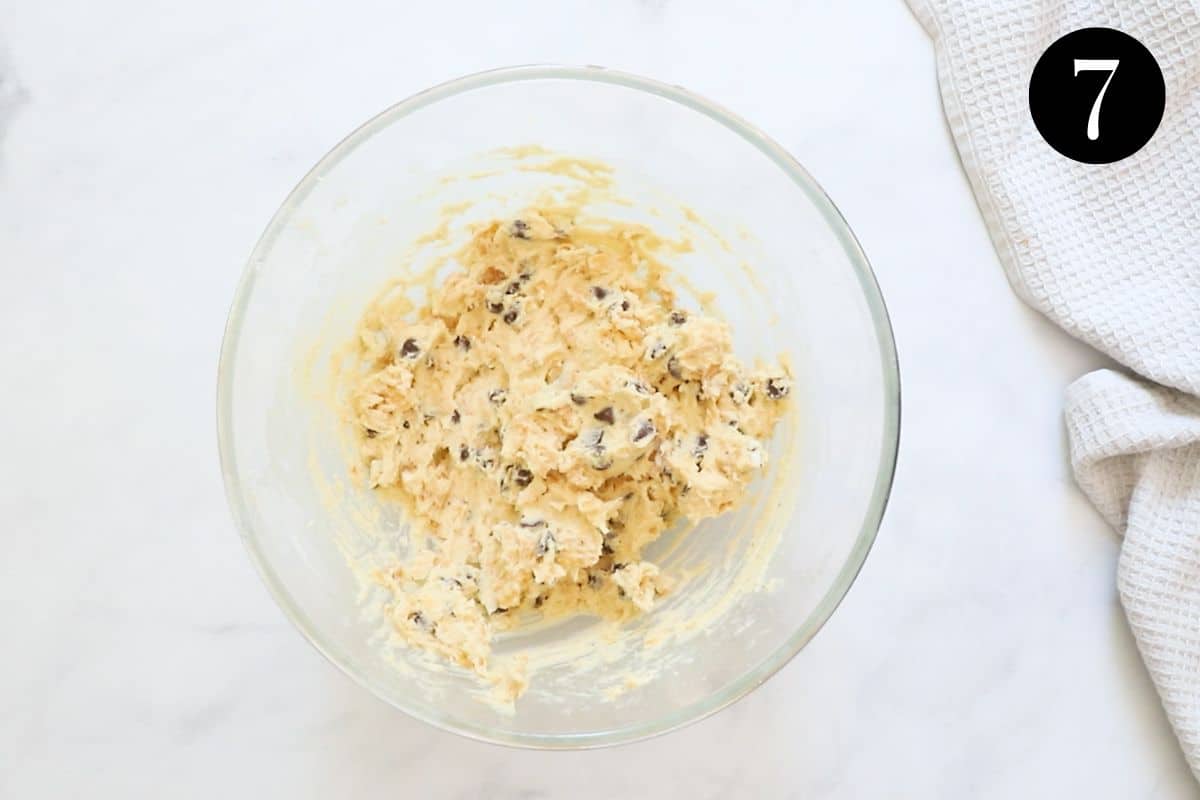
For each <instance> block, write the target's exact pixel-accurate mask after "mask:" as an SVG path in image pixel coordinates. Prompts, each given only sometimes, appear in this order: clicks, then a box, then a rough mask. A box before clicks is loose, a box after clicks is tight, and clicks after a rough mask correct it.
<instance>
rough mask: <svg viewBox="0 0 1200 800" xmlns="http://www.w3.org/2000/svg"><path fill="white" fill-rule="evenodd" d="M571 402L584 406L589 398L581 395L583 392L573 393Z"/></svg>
mask: <svg viewBox="0 0 1200 800" xmlns="http://www.w3.org/2000/svg"><path fill="white" fill-rule="evenodd" d="M571 402H572V403H574V404H575V405H577V406H582V405H585V404H586V403H587V398H586V397H584V396H583V395H581V394H572V395H571Z"/></svg>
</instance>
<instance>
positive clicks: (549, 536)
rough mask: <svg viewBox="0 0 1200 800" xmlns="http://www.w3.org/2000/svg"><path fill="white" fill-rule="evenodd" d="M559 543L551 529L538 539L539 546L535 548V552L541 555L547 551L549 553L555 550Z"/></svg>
mask: <svg viewBox="0 0 1200 800" xmlns="http://www.w3.org/2000/svg"><path fill="white" fill-rule="evenodd" d="M557 544H558V542H557V541H556V540H555V538H554V534H553V533H551V532H550V531H546V532H545V533H543V534H542V536H541V538H540V539H538V543H537V547H536V548H535V549H534V553H536V554H537V555H539V556H544V555H546V553H549V552H550V551H551V550H553V549H554V547H555V545H557Z"/></svg>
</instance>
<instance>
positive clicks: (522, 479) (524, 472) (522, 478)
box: [513, 467, 533, 486]
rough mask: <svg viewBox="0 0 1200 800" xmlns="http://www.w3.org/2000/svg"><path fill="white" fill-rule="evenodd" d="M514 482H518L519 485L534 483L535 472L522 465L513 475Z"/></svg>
mask: <svg viewBox="0 0 1200 800" xmlns="http://www.w3.org/2000/svg"><path fill="white" fill-rule="evenodd" d="M513 482H514V483H516V484H517V486H528V485H529V484H531V483H533V473H532V472H530V471H529V470H528V469H526V468H525V467H520V468H519V469H518V470H517V471H516V474H515V475H514V476H513Z"/></svg>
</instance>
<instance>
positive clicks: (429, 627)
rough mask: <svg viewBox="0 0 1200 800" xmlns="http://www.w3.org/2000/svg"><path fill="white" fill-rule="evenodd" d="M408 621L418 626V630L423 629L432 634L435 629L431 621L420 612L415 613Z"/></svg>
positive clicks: (409, 616) (410, 615)
mask: <svg viewBox="0 0 1200 800" xmlns="http://www.w3.org/2000/svg"><path fill="white" fill-rule="evenodd" d="M408 621H409V622H411V623H412V624H414V625H416V626H417V627H418V628H421V629H422V630H425V631H428V632H430V633H432V632H433V627H434V626H433V623H431V622H430V621H429V619H428V618H427V617H426V616H425V615H424V614H422V613H421V612H420V611H414V612H412V613H411V614H409V615H408Z"/></svg>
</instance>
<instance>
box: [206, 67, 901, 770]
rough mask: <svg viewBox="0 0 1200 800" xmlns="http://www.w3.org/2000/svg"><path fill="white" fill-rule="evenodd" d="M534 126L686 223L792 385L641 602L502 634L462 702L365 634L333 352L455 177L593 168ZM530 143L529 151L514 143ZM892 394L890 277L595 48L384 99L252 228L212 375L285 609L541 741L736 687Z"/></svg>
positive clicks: (754, 681)
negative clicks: (523, 659)
mask: <svg viewBox="0 0 1200 800" xmlns="http://www.w3.org/2000/svg"><path fill="white" fill-rule="evenodd" d="M528 145H536V146H537V147H526V146H528ZM543 148H544V149H543ZM551 153H561V154H569V155H571V156H579V157H586V158H591V159H597V160H599V161H601V162H604V163H606V164H609V165H611V167H612V172H611V173H610V174H608V178H609V179H611V182H612V185H613V187H614V191H617V192H619V193H620V194H621V196H622V197H624V198H626V199H625V201H624V202H612V203H608V204H607V206H606V209H607V211H608V212H611V213H612V214H615V215H618V216H619V215H622V214H625V215H632V216H633V217H638V218H640V219H643V220H645V221H648V222H649V223H650V224H652V225H656V226H660V227H665V228H671V229H672V230H674V231H675V233H678V235H679V236H681V237H682V236H687V237H688V239H689V241H690V243H691V246H690V247H689V248H679V253H678V258H677V260H676V261H677V263H674V264H673V266H674V268H675V269H676V270H677V271H678V272H679V273H680V274H681V275H682V276H683V277H684V278H686V280H687V282H688V284H689V285H690V286H692V287H693V288H694V289H695V292H696V293H697V294H702V293H704V292H711V293H712V296H713V297H714V298H715V304H716V306H717V308H718V309H719V310H720V312H721V313H722V314H723V315H724V316H725V317H726V318H727V319H728V321H729V323H730V325H731V326H732V330H733V334H734V340H735V342H734V343H735V347H736V349H737V351H738V353H739V355H740V356H742V357H743V358H746V359H754V358H756V357H773V356H774V355H776V354H779V353H786V355H787V358H788V359H789V360H790V363H791V366H792V369H793V370H794V373H795V388H794V390H793V398H794V399H793V402H792V404H791V411H790V413H789V414H788V416H787V418H786V419H785V420H784V422H783V423H781V425H780V427H779V428H778V429H777V432H776V435H775V436H774V438H773V439H772V441H771V445H770V449H769V453H770V456H771V462H770V468H769V472H768V473H767V475H766V476H765V477H764V478H763V479H762V480H760V481H758V482H757V483H756V484H755V485H754V486H752V487H751V491H750V492H749V497H748V499H747V502H746V503H745V504H744V505H743V506H742V507H740V508H739V509H738V510H737V511H735V512H733V513H730V514H727V515H725V516H722V517H719V518H717V519H713V520H708V521H705V522H703V523H702V524H700V525H699V526H698V527H696V528H695V530H693V531H691V532H690V533H689V534H688V535H686V536H682V538H681V536H680V535H679V534H678V533H674V534H671V535H668V536H665V537H664V539H663V540H661V541H660V542H658V543H656V545H655V547H656V549H655V552H653V553H651V554H649V555H650V557H653V558H658V559H661V561H660V563H661V565H662V566H663V568H664V571H666V572H667V573H668V574H679V575H687V574H691V575H692V577H691V578H689V579H687V580H686V581H684V582H683V585H682V588H681V589H680V590H679V591H678V592H676V593H674V594H672V595H671V596H670V597H668V598H667V599H666V600H665V602H663V603H662V606H661V608H656V609H655V610H654V611H653V612H651V613H650V614H646V615H643V616H642V617H640V618H638V619H636V620H634V621H633V622H631V623H628V624H626V625H624V626H621V627H620V628H619V629H616V630H614V629H613V627H612V626H605V625H603V624H601V623H599V622H597V621H594V620H590V619H582V618H581V619H576V620H571V621H568V622H565V623H562V624H559V625H555V626H549V627H542V628H533V629H530V630H529V631H518V632H516V633H514V634H510V635H506V636H504V637H503V638H502V639H501V640H500V641H499V643H498V645H497V652H498V653H499V654H500V655H501V656H503V655H504V654H506V653H513V652H526V653H530V654H532V657H533V659H534V661H535V663H539V664H542V665H543V666H542V667H541V668H539V669H538V670H537V671H536V672H535V673H534V674H533V676H532V683H531V686H530V688H529V690H528V691H527V693H526V694H525V695H524V696H522V697H521V698H520V699H519V700H518V701H517V702H516V704H515V706H514V707H512V708H509V709H505V708H503V707H499V706H496V705H495V704H489V703H486V702H481V700H480V693H481V689H480V685H479V682H478V681H477V680H476V679H475V678H473V677H472V676H470V675H468V674H466V673H465V672H462V671H460V670H458V669H456V668H449V667H445V666H444V665H439V664H437V663H436V662H431V661H430V660H429V659H428V658H426V657H425V656H423V655H422V654H419V653H414V652H411V651H405V650H402V649H401V650H396V649H393V648H391V647H389V646H388V645H387V643H386V641H384V640H382V639H381V629H382V628H381V625H380V622H379V620H378V619H377V618H374V619H373V618H372V615H371V610H372V603H373V600H372V596H371V595H372V593H371V592H370V591H366V590H363V588H362V585H361V584H360V581H359V580H358V578H357V577H356V575H355V572H354V570H353V569H352V568H351V566H350V565H351V561H352V560H353V559H368V558H369V557H370V552H371V548H372V547H374V546H378V543H379V542H380V541H392V542H397V543H398V542H402V541H403V539H404V526H403V520H402V519H400V518H398V517H397V515H396V513H395V511H394V509H390V508H388V507H387V506H386V505H380V504H379V503H378V501H377V499H376V498H375V497H374V496H373V493H371V492H369V491H367V490H366V489H364V488H363V487H362V486H361V485H358V484H356V483H355V482H354V481H352V480H350V479H349V477H348V463H349V461H348V458H347V452H346V449H345V439H344V434H343V431H344V422H343V421H342V420H341V419H339V417H338V414H337V411H336V403H335V400H336V398H335V395H336V381H335V380H334V378H333V377H332V374H333V373H332V371H331V369H330V364H331V361H332V355H333V354H334V353H335V352H336V351H337V348H338V347H339V346H340V345H342V344H344V343H346V342H348V341H349V340H350V338H351V337H352V335H353V331H354V326H355V323H356V322H357V320H358V315H359V314H360V313H361V312H362V310H363V309H364V308H365V305H366V303H367V302H368V300H369V299H370V298H371V297H372V296H374V295H375V294H376V293H377V292H379V291H380V290H381V288H382V287H383V286H384V285H385V284H386V283H387V282H388V280H389V279H390V278H391V277H393V276H394V275H395V274H396V273H397V271H398V270H400V269H402V268H403V267H404V266H405V265H408V264H412V263H415V262H418V261H420V260H421V259H430V258H433V257H435V256H436V255H437V248H436V244H437V240H436V239H430V238H425V239H422V238H421V236H422V234H424V233H427V232H428V231H429V230H431V229H432V228H434V227H435V226H436V225H437V224H438V220H439V219H445V218H446V217H445V216H444V214H443V212H445V211H446V210H447V208H446V206H449V207H450V209H451V210H452V211H453V210H455V209H458V210H461V209H464V208H466V207H467V206H468V205H469V204H470V203H471V201H472V200H473V199H474V200H478V201H479V203H478V204H477V205H476V206H475V211H476V212H477V213H485V212H486V213H516V211H519V210H520V207H521V204H522V203H525V202H527V201H528V200H529V198H530V197H531V196H532V194H531V193H532V192H535V191H543V190H546V189H548V188H550V189H553V188H554V186H552V184H555V182H558V183H563V182H564V181H565V182H566V183H570V182H571V181H575V182H576V183H578V182H579V181H580V180H581V179H582V180H583V181H584V182H585V183H586V181H587V179H588V176H587V175H583V176H582V178H581V175H580V172H579V171H578V170H577V169H574V168H570V167H566V168H562V169H556V168H553V167H554V165H555V164H557V165H558V166H559V167H562V166H563V165H564V164H569V162H557V161H555V156H553V155H551ZM535 163H540V164H541V165H542V167H545V169H540V168H539V169H530V168H529V166H530V164H535ZM497 187H500V188H499V189H497ZM560 188H561V187H560ZM455 201H458V202H459V205H457V206H455V205H454V202H455ZM451 216H452V217H455V215H454V214H452V215H451ZM457 216H461V217H463V218H464V219H465V218H468V217H470V213H468V212H463V213H461V214H458V215H457ZM443 231H444V232H447V233H448V234H449V235H450V238H454V236H455V235H458V234H461V235H463V236H465V233H462V232H461V231H457V229H455V228H453V227H451V228H443ZM680 231H682V233H680ZM672 235H674V234H672ZM899 412H900V392H899V377H898V371H897V362H896V352H895V346H894V342H893V339H892V332H891V328H890V325H889V322H888V317H887V312H886V309H885V307H884V303H883V299H882V298H881V296H880V293H879V289H878V286H877V285H876V282H875V279H874V276H873V274H872V272H871V269H870V267H869V265H868V263H867V259H866V257H865V256H864V255H863V252H862V250H861V249H860V247H859V246H858V244H857V242H856V241H855V239H854V236H853V234H852V233H851V232H850V229H849V227H848V226H847V225H846V222H845V220H843V219H842V217H841V215H840V214H839V213H838V210H837V209H836V208H835V207H834V205H833V203H832V202H831V201H830V200H829V198H828V197H826V195H825V193H824V192H823V191H822V190H821V188H820V187H819V186H818V185H817V183H816V182H815V181H814V180H813V179H812V178H811V177H810V176H809V175H808V173H807V172H805V171H804V169H803V168H802V167H801V166H800V165H799V164H798V163H796V161H795V160H794V159H793V158H792V157H791V156H789V155H788V154H787V153H786V152H785V151H784V150H783V149H782V148H781V147H780V146H779V145H777V144H776V143H774V142H773V141H771V140H770V139H768V138H767V137H766V136H764V135H763V134H762V133H760V132H759V131H758V130H756V129H755V128H753V127H751V126H750V125H748V124H747V123H746V122H744V121H743V120H741V119H738V118H737V117H736V116H734V115H732V114H730V113H729V112H727V111H725V110H724V109H722V108H720V107H718V106H716V105H714V104H713V103H710V102H708V101H707V100H704V99H702V98H699V97H697V96H695V95H693V94H691V93H689V92H687V91H685V90H683V89H680V88H677V87H673V86H667V85H665V84H661V83H658V82H656V81H652V80H648V79H645V78H640V77H635V76H632V75H627V74H622V73H619V72H614V71H611V70H606V69H600V68H595V67H586V68H577V67H559V66H532V67H517V68H510V69H502V70H496V71H492V72H486V73H481V74H477V75H472V76H469V77H465V78H461V79H459V80H456V81H452V82H450V83H447V84H444V85H441V86H438V87H435V88H433V89H430V90H428V91H425V92H422V93H421V94H418V95H416V96H415V97H412V98H410V99H408V100H405V101H404V102H402V103H399V104H397V105H395V106H393V107H392V108H390V109H388V110H387V111H385V112H383V113H382V114H380V115H379V116H377V117H375V118H374V119H372V120H370V121H369V122H367V123H366V124H364V125H363V126H362V127H360V128H359V129H358V130H356V131H355V132H353V133H352V134H350V136H348V137H347V138H346V139H345V140H344V141H342V142H341V143H340V144H338V145H337V146H336V147H335V148H334V149H333V150H332V151H331V152H330V153H329V154H328V155H327V156H325V157H324V158H323V159H321V161H320V163H318V164H317V165H316V167H314V168H313V170H312V171H311V172H309V174H308V175H306V176H305V177H304V179H303V180H302V181H301V182H300V184H299V185H298V186H297V187H296V188H295V190H293V191H292V193H291V195H289V196H288V198H287V200H286V201H285V202H284V203H283V206H282V207H281V208H280V209H279V211H278V212H277V213H276V214H275V217H274V218H273V219H272V220H271V222H270V224H269V225H268V226H267V229H266V232H265V233H264V234H263V236H262V239H261V240H260V241H259V242H258V245H257V246H256V247H255V249H254V252H253V254H252V256H251V258H250V262H249V264H248V265H247V267H246V271H245V275H244V277H243V279H242V282H241V284H240V286H239V288H238V290H237V294H236V297H235V299H234V302H233V307H232V310H231V312H230V316H229V321H228V326H227V328H226V331H225V339H224V343H223V346H222V352H221V362H220V374H219V385H218V436H219V440H220V451H221V466H222V470H223V472H224V478H225V485H226V490H227V493H228V497H229V502H230V505H231V507H232V509H233V513H234V517H235V519H236V522H237V525H238V528H239V530H240V532H241V535H242V537H243V539H244V541H245V543H246V546H247V548H248V549H249V552H250V555H251V557H252V558H253V560H254V562H255V564H256V566H257V567H258V569H259V571H260V573H261V574H262V577H263V580H264V581H265V582H266V584H267V586H268V587H269V589H270V591H271V593H272V594H273V595H274V597H275V599H276V601H277V602H278V603H279V605H280V607H282V608H283V610H284V612H285V613H286V614H287V616H288V617H289V618H290V619H291V621H292V622H293V623H294V624H295V625H296V627H297V628H299V629H300V631H301V632H302V633H303V634H304V636H305V637H307V638H308V640H309V641H310V642H311V643H312V644H313V645H314V646H315V647H316V648H317V650H319V651H320V652H321V653H323V654H324V655H325V656H326V657H327V658H328V659H329V660H330V661H332V662H333V663H334V664H336V665H337V666H338V667H340V668H341V669H342V670H343V671H344V672H345V673H346V674H347V675H349V676H350V677H352V678H353V679H354V680H356V681H358V682H359V683H360V684H362V685H363V686H365V687H366V688H368V689H369V690H371V691H372V692H374V693H375V694H376V695H378V696H379V697H381V698H383V699H384V700H386V701H387V702H389V703H391V704H392V705H394V706H395V707H397V708H399V709H401V710H403V711H405V712H406V713H408V714H411V715H412V716H414V717H417V718H419V719H422V720H425V721H427V722H430V723H432V724H434V725H436V726H438V727H440V728H443V729H446V730H450V731H454V732H457V733H460V734H463V735H465V736H470V737H473V738H477V739H482V740H488V741H493V742H499V743H505V744H511V745H522V746H531V747H544V748H578V747H591V746H598V745H607V744H614V743H619V742H627V741H630V740H634V739H639V738H644V737H647V736H651V735H654V734H658V733H661V732H663V731H667V730H670V729H672V728H676V727H679V726H681V725H684V724H686V723H688V722H691V721H694V720H697V719H700V718H702V717H704V716H706V715H708V714H710V713H712V712H714V711H716V710H717V709H719V708H721V707H723V706H725V705H727V704H729V703H731V702H733V701H734V700H736V699H738V698H739V697H741V696H743V695H745V694H746V693H747V692H749V691H750V690H751V689H753V688H754V687H756V686H758V685H759V684H761V683H762V682H763V681H764V680H766V679H767V678H768V677H769V676H770V675H771V674H773V673H774V672H775V671H776V670H778V669H779V668H780V667H781V666H783V664H785V663H786V662H787V661H788V659H790V658H791V657H792V656H794V655H795V654H796V653H797V652H799V651H800V649H801V648H803V647H804V646H805V644H806V643H808V642H809V641H810V640H811V639H812V637H813V636H814V634H816V632H817V631H818V630H819V629H820V627H821V626H822V625H823V624H824V623H825V621H826V620H827V619H828V618H829V616H830V615H831V614H832V613H833V611H834V609H835V608H836V607H837V605H838V603H839V602H840V600H841V599H842V597H843V596H844V595H845V593H846V591H847V590H848V589H849V588H850V585H851V583H852V582H853V581H854V578H855V576H856V575H857V573H858V571H859V569H860V567H861V566H862V564H863V561H864V559H865V558H866V556H867V552H868V551H869V549H870V547H871V544H872V542H873V540H874V538H875V534H876V531H877V529H878V527H879V523H880V520H881V518H882V515H883V512H884V506H885V504H886V502H887V497H888V492H889V489H890V486H891V481H892V473H893V469H894V466H895V458H896V449H897V443H898V436H899ZM348 556H349V559H348ZM564 642H567V643H572V647H564ZM576 645H578V646H576Z"/></svg>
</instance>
